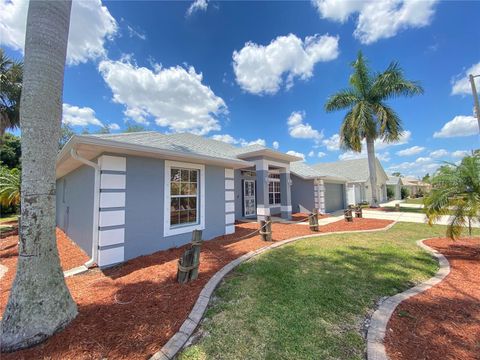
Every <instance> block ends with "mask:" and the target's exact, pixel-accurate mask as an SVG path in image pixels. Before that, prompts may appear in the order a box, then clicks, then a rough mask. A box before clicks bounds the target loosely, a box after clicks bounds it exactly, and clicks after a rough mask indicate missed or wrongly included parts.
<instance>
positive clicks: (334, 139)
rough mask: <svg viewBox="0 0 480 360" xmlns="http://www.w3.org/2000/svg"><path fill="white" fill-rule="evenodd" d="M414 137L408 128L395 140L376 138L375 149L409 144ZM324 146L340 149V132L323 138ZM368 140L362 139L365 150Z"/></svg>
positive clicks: (333, 149)
mask: <svg viewBox="0 0 480 360" xmlns="http://www.w3.org/2000/svg"><path fill="white" fill-rule="evenodd" d="M411 137H412V132H411V131H410V130H406V131H404V132H403V133H402V135H401V136H400V137H399V139H398V140H397V141H395V142H390V143H388V142H383V141H382V140H381V139H377V140H375V143H374V144H375V150H384V149H386V148H388V147H391V146H397V145H403V144H407V143H408V142H409V141H410V139H411ZM322 144H323V146H325V147H326V148H327V150H329V151H337V150H340V136H339V135H338V134H333V135H332V136H330V137H329V138H327V139H324V140H322ZM365 147H366V142H365V140H363V141H362V151H365Z"/></svg>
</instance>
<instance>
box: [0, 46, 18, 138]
mask: <svg viewBox="0 0 480 360" xmlns="http://www.w3.org/2000/svg"><path fill="white" fill-rule="evenodd" d="M22 77H23V64H22V62H20V61H15V60H12V59H10V58H9V57H8V56H7V55H5V52H4V50H3V49H0V141H1V138H2V137H3V134H4V133H5V130H6V129H15V128H17V127H18V126H19V124H20V116H19V113H20V111H19V105H20V95H21V92H22Z"/></svg>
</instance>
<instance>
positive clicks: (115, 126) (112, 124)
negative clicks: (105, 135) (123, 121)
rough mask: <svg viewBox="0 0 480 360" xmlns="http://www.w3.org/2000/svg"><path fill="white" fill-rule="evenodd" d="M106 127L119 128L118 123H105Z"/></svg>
mask: <svg viewBox="0 0 480 360" xmlns="http://www.w3.org/2000/svg"><path fill="white" fill-rule="evenodd" d="M107 127H108V128H109V129H110V130H120V125H118V124H116V123H110V124H108V125H107Z"/></svg>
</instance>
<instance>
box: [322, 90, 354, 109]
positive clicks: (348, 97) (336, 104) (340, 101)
mask: <svg viewBox="0 0 480 360" xmlns="http://www.w3.org/2000/svg"><path fill="white" fill-rule="evenodd" d="M358 101H359V98H358V95H357V93H356V92H355V91H354V90H353V89H344V90H340V91H339V92H337V93H336V94H334V95H332V96H330V97H329V98H328V100H327V102H326V103H325V110H326V111H327V112H331V111H336V110H343V109H349V108H351V107H353V106H354V105H355V104H356V103H357V102H358Z"/></svg>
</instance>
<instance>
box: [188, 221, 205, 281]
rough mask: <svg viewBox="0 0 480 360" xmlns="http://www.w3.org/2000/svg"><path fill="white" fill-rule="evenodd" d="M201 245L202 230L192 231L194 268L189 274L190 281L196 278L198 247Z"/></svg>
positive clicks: (198, 259) (198, 257)
mask: <svg viewBox="0 0 480 360" xmlns="http://www.w3.org/2000/svg"><path fill="white" fill-rule="evenodd" d="M201 244H202V230H193V233H192V250H193V263H192V266H194V268H193V269H192V271H191V272H190V280H195V279H197V278H198V267H199V266H200V245H201Z"/></svg>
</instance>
